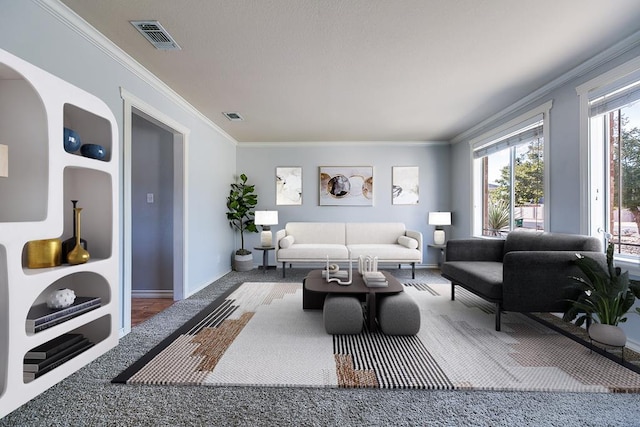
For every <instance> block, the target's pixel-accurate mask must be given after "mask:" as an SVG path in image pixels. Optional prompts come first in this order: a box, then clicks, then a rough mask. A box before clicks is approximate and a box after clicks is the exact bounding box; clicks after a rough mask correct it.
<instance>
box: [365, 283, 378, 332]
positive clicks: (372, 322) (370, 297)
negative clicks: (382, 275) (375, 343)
mask: <svg viewBox="0 0 640 427" xmlns="http://www.w3.org/2000/svg"><path fill="white" fill-rule="evenodd" d="M367 316H368V317H369V332H373V331H375V330H376V294H375V292H369V293H368V294H367Z"/></svg>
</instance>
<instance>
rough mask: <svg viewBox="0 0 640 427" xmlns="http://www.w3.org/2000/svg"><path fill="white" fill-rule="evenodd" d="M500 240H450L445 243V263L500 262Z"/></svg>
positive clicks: (501, 253) (501, 243)
mask: <svg viewBox="0 0 640 427" xmlns="http://www.w3.org/2000/svg"><path fill="white" fill-rule="evenodd" d="M503 251H504V240H502V239H452V240H449V241H448V242H447V248H446V252H445V261H494V262H501V261H502V255H503Z"/></svg>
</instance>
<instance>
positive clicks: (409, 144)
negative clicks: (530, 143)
mask: <svg viewBox="0 0 640 427" xmlns="http://www.w3.org/2000/svg"><path fill="white" fill-rule="evenodd" d="M435 145H449V142H448V141H309V142H308V141H304V142H302V141H298V142H295V141H287V142H257V141H252V142H239V143H238V147H242V148H275V147H285V148H300V147H303V146H304V147H305V148H307V147H333V146H336V147H345V146H355V147H358V146H362V147H369V148H372V147H396V148H397V147H430V146H435Z"/></svg>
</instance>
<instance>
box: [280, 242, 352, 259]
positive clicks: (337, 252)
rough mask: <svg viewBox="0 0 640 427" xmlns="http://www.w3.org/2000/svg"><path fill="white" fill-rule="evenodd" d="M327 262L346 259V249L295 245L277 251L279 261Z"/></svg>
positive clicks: (315, 245)
mask: <svg viewBox="0 0 640 427" xmlns="http://www.w3.org/2000/svg"><path fill="white" fill-rule="evenodd" d="M327 256H328V257H329V261H337V260H346V259H348V256H349V255H348V251H347V247H346V246H344V245H334V244H322V243H313V244H311V243H298V242H297V239H296V243H294V244H293V245H291V246H290V247H288V248H280V249H279V250H278V260H279V261H325V260H326V259H327Z"/></svg>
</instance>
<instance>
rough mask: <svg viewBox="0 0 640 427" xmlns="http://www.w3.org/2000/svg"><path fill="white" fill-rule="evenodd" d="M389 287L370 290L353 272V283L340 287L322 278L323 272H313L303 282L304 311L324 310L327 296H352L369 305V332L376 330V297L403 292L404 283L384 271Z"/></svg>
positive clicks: (358, 275)
mask: <svg viewBox="0 0 640 427" xmlns="http://www.w3.org/2000/svg"><path fill="white" fill-rule="evenodd" d="M382 274H384V276H385V277H386V278H387V282H389V286H386V287H384V288H369V287H367V285H365V284H364V280H363V279H362V275H360V274H359V273H358V272H357V271H354V272H353V281H352V283H351V284H350V285H348V286H343V285H339V284H337V283H336V282H329V283H327V280H326V279H325V278H324V277H322V270H312V271H310V272H309V274H308V275H307V277H305V278H304V280H303V282H302V308H303V309H304V310H322V307H323V306H324V298H325V296H327V294H352V295H354V296H356V297H358V298H359V299H360V300H361V301H366V303H367V318H368V323H369V330H370V331H374V330H375V329H376V295H377V294H397V293H399V292H403V287H402V283H400V282H398V279H396V278H395V277H393V276H392V275H391V274H389V273H387V272H386V271H383V272H382Z"/></svg>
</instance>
